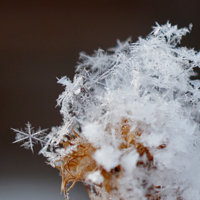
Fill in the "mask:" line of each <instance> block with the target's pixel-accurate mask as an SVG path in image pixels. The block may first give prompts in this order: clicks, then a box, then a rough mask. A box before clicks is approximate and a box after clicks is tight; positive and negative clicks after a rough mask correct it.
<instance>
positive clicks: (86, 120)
mask: <svg viewBox="0 0 200 200" xmlns="http://www.w3.org/2000/svg"><path fill="white" fill-rule="evenodd" d="M191 28H192V25H189V29H188V28H181V29H178V27H177V26H176V25H175V26H172V25H171V24H170V23H169V22H168V23H166V24H165V25H159V24H158V23H156V26H155V27H153V31H152V32H151V33H150V34H149V35H148V36H147V37H146V38H139V39H138V41H137V42H135V43H132V42H131V40H130V38H129V39H127V40H126V41H125V42H120V41H117V47H114V48H110V49H109V50H108V52H105V51H104V50H102V49H98V50H97V51H95V53H94V55H92V56H89V55H87V54H85V53H80V63H79V64H78V66H77V68H76V74H75V76H74V79H73V81H71V80H70V79H69V78H67V77H62V78H61V79H58V83H60V84H62V85H63V86H64V87H65V91H64V92H63V93H62V94H61V95H60V96H59V97H58V99H57V104H58V106H60V107H61V110H60V113H61V115H62V116H63V123H62V125H61V126H59V127H53V128H52V130H51V131H50V133H49V134H47V135H46V136H44V135H43V133H44V132H45V131H46V130H39V131H37V132H35V133H34V132H33V130H32V128H31V125H30V124H29V123H28V124H27V128H26V131H25V132H24V131H22V130H16V129H13V130H14V131H15V132H16V133H17V136H16V142H21V141H24V142H25V143H24V144H23V146H25V147H28V148H30V149H31V150H32V151H33V144H34V142H37V141H39V142H41V144H42V145H43V146H42V149H41V151H40V153H41V154H43V155H44V156H45V157H47V160H48V162H49V164H50V165H51V166H52V167H56V168H57V169H58V170H59V171H60V172H61V175H62V185H61V191H62V192H64V194H65V198H66V199H69V195H68V191H69V190H70V189H71V188H72V187H73V186H74V185H75V184H76V182H77V181H82V182H83V184H84V185H85V187H86V189H87V191H88V194H89V197H90V199H92V200H106V199H112V200H158V199H162V200H175V199H179V200H199V199H200V173H199V171H200V126H199V122H200V91H199V89H200V81H199V80H192V79H191V78H190V77H191V76H194V74H195V73H194V68H198V67H199V66H200V53H199V52H196V51H194V49H188V48H186V47H177V44H179V43H180V42H181V39H182V37H183V36H185V35H186V34H187V33H189V32H190V30H191ZM179 46H180V45H179ZM70 183H71V185H70ZM69 185H70V186H69Z"/></svg>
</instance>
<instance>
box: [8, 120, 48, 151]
mask: <svg viewBox="0 0 200 200" xmlns="http://www.w3.org/2000/svg"><path fill="white" fill-rule="evenodd" d="M26 126H27V127H26V128H25V131H23V130H22V129H21V130H17V129H14V128H11V129H12V130H13V131H14V132H16V133H17V134H16V137H15V141H14V142H13V143H16V142H21V141H22V142H23V144H22V145H21V146H23V147H25V148H27V149H29V148H30V149H31V151H32V152H33V146H34V144H37V143H38V142H40V144H41V145H43V144H45V131H47V130H48V129H43V130H41V129H40V128H39V129H38V130H37V131H36V132H35V131H34V130H33V128H34V127H31V124H30V123H29V122H28V123H27V124H26Z"/></svg>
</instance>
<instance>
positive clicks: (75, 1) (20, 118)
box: [0, 0, 200, 200]
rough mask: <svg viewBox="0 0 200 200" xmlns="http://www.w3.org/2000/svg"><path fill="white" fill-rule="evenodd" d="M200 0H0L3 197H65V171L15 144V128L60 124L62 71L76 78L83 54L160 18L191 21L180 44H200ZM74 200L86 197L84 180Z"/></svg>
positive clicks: (146, 29)
mask: <svg viewBox="0 0 200 200" xmlns="http://www.w3.org/2000/svg"><path fill="white" fill-rule="evenodd" d="M199 10H200V1H199V0H196V1H195V0H166V1H162V0H143V1H142V0H140V1H139V0H138V1H134V0H121V1H120V0H113V1H111V0H101V1H98V0H71V1H67V0H65V1H59V0H58V1H48V0H46V1H45V0H40V1H37V0H35V1H29V0H24V1H22V0H16V1H6V2H4V1H2V2H1V1H0V103H1V104H0V105H1V113H0V114H1V115H0V118H1V119H0V122H1V123H0V125H1V127H0V132H1V140H0V199H1V200H26V199H30V200H43V199H44V200H59V199H60V200H61V199H64V197H63V195H60V184H61V177H60V176H59V171H58V170H56V169H53V168H51V167H50V166H48V165H46V163H45V159H44V158H43V157H42V156H38V155H37V152H38V151H39V148H37V147H36V149H35V152H36V153H35V154H32V153H31V151H27V150H24V149H23V148H20V147H19V146H20V145H19V144H12V142H13V141H14V137H15V134H14V133H13V132H12V130H10V127H13V128H20V127H22V128H23V127H25V123H27V122H28V121H30V123H31V124H32V125H33V126H34V127H35V129H37V128H38V127H39V126H41V128H49V130H50V128H51V127H52V126H58V125H60V124H61V123H62V117H61V116H60V114H59V108H55V105H56V101H55V100H56V99H57V97H58V95H59V94H60V93H61V92H62V91H63V89H64V88H63V87H62V86H61V85H59V84H57V83H56V82H57V80H56V77H58V78H61V77H62V76H64V75H67V76H68V77H70V78H71V79H72V78H73V75H74V70H75V65H76V63H77V61H78V57H79V52H80V51H85V52H87V53H88V54H92V53H93V50H96V49H98V48H99V47H100V48H102V49H105V50H106V49H108V48H110V47H113V46H115V45H116V39H120V40H121V41H124V40H126V39H127V38H128V37H129V36H131V37H132V41H133V42H135V41H137V38H138V37H139V36H142V37H145V36H146V35H147V34H149V33H150V32H151V30H152V29H151V27H152V26H154V25H155V21H157V22H158V23H159V24H164V23H166V22H167V20H169V21H170V22H171V23H172V24H173V25H175V24H178V27H188V26H189V24H190V23H193V25H194V26H193V29H192V32H191V34H188V35H187V36H186V37H185V38H183V41H182V45H183V46H187V47H189V48H193V47H194V49H195V50H197V51H199V49H200V37H199V35H200V12H199ZM70 196H71V199H72V200H73V199H76V200H84V199H88V197H87V194H86V192H85V190H84V188H83V187H82V185H81V184H78V185H77V186H76V187H74V188H73V189H72V191H71V192H70Z"/></svg>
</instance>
